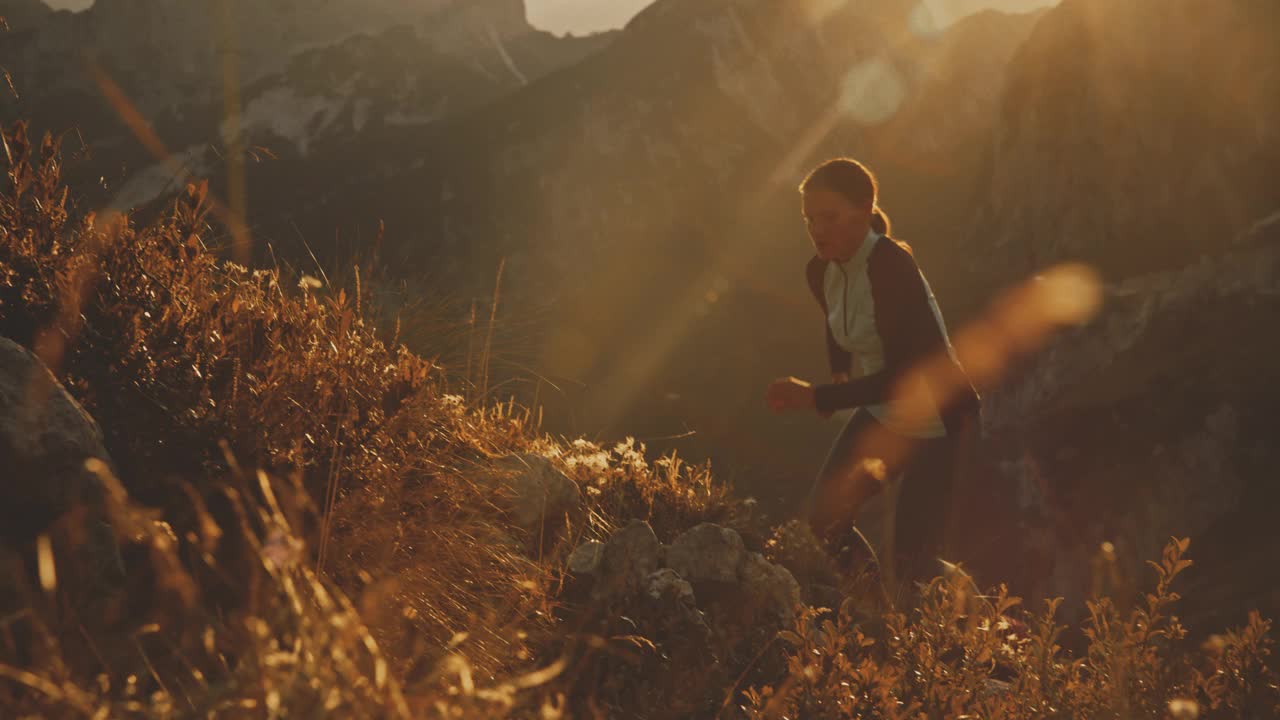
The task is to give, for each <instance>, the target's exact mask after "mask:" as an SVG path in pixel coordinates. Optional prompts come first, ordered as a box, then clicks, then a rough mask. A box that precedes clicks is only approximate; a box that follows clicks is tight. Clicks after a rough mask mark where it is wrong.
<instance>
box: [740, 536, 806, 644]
mask: <svg viewBox="0 0 1280 720" xmlns="http://www.w3.org/2000/svg"><path fill="white" fill-rule="evenodd" d="M738 580H739V582H741V583H742V586H743V595H744V596H746V597H749V598H751V599H752V600H753V601H754V602H755V603H757V604H758V607H759V608H760V610H761V611H762V612H765V613H767V614H768V615H769V616H771V617H772V618H773V619H775V620H777V621H778V622H779V623H781V624H783V625H784V626H785V625H789V624H790V623H791V621H792V620H793V619H795V614H796V606H798V605H799V604H800V583H798V582H796V579H795V578H794V577H793V576H792V575H791V571H789V570H787V569H786V568H784V567H782V566H781V565H774V564H773V563H771V562H769V561H768V560H766V559H765V557H764V556H763V555H761V554H760V553H749V554H747V555H746V557H744V558H743V561H742V565H741V566H740V567H739V568H738Z"/></svg>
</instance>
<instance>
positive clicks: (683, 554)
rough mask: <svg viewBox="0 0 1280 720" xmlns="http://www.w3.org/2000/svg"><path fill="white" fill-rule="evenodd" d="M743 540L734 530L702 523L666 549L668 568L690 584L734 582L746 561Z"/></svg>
mask: <svg viewBox="0 0 1280 720" xmlns="http://www.w3.org/2000/svg"><path fill="white" fill-rule="evenodd" d="M743 552H744V551H743V545H742V537H741V536H740V535H738V533H737V532H736V531H734V530H731V529H729V528H726V527H721V526H719V525H715V524H712V523H702V524H701V525H698V526H696V527H694V528H692V529H690V530H687V531H685V532H684V533H682V534H681V535H680V536H679V537H677V538H676V539H675V540H673V541H672V542H671V546H670V548H668V549H667V566H668V567H670V568H671V569H672V570H675V571H676V572H678V573H680V576H681V577H683V578H685V579H686V580H689V581H690V582H695V583H698V582H708V581H710V582H733V581H734V580H737V579H738V566H739V565H740V564H741V563H742V559H743Z"/></svg>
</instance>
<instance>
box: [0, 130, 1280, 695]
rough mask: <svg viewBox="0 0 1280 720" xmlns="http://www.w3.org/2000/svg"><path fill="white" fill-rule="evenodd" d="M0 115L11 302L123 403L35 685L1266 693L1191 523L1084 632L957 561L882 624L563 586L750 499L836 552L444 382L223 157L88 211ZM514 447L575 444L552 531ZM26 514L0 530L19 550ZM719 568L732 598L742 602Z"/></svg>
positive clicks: (5, 282) (64, 691)
mask: <svg viewBox="0 0 1280 720" xmlns="http://www.w3.org/2000/svg"><path fill="white" fill-rule="evenodd" d="M4 140H5V142H4V148H3V156H0V162H3V163H4V164H5V171H6V175H7V177H6V180H5V181H4V185H3V187H2V188H0V335H3V336H6V337H10V338H12V339H14V340H17V341H18V342H21V343H23V344H25V345H27V346H29V347H32V348H34V349H35V350H36V351H37V352H38V353H39V354H40V355H41V357H42V358H43V359H44V360H45V361H46V363H48V364H49V365H50V366H51V367H52V368H53V369H54V372H55V373H56V374H57V375H58V376H59V377H60V378H61V379H62V380H63V382H64V383H65V384H66V385H67V386H68V388H69V389H70V390H71V392H72V393H73V394H74V395H75V396H76V397H77V398H78V399H80V400H81V401H82V402H83V403H84V404H85V406H86V407H87V409H89V411H90V412H91V413H92V414H93V415H94V416H95V417H96V418H97V420H98V421H99V423H100V424H101V425H102V427H103V430H104V433H105V436H106V443H107V446H108V450H109V452H110V453H111V455H112V458H113V461H114V464H115V466H114V467H113V468H106V467H104V466H102V467H95V468H94V471H95V472H97V473H98V475H99V477H100V478H101V480H102V483H103V486H104V487H105V488H107V489H108V490H110V492H109V498H110V500H109V505H110V510H111V513H112V517H113V519H114V521H115V523H114V525H115V528H116V532H117V533H118V535H119V540H120V543H121V546H122V551H123V557H124V560H125V563H126V566H127V570H128V580H127V582H126V583H125V586H124V587H121V588H113V589H111V590H110V591H109V592H106V593H104V595H105V597H104V598H103V599H102V602H99V603H94V604H91V605H82V604H79V603H77V602H76V601H75V598H77V597H79V595H77V593H81V594H83V593H84V592H85V588H84V587H79V588H78V587H77V578H76V577H75V575H74V573H69V572H68V573H60V575H59V578H60V579H59V582H58V584H57V585H56V587H55V588H54V590H53V591H52V592H47V591H45V590H43V589H41V588H39V587H28V585H30V583H19V585H20V587H19V588H18V589H17V594H16V597H17V601H16V603H15V604H14V605H13V607H8V606H6V607H4V608H3V610H4V612H5V613H6V615H5V617H4V618H3V622H2V623H0V625H2V626H3V634H0V703H2V704H3V705H4V707H6V709H11V714H12V715H14V716H18V717H24V716H29V717H64V716H65V717H80V716H85V717H156V718H159V717H197V716H199V717H208V716H218V717H234V716H246V717H263V716H284V715H292V716H299V715H302V716H320V715H326V714H327V715H331V716H334V717H388V716H391V717H394V716H401V717H405V716H413V717H422V716H429V715H440V716H446V717H497V716H504V715H511V716H517V717H534V716H536V717H557V716H562V715H566V716H572V717H616V716H620V715H622V716H634V717H662V716H667V715H669V714H671V713H672V712H674V711H675V710H674V708H676V707H680V708H683V712H687V713H688V714H691V715H695V716H710V715H714V714H717V713H723V714H726V715H732V716H740V715H745V716H748V717H782V716H787V717H797V716H798V717H861V716H880V717H942V716H958V715H959V714H962V713H969V714H970V715H971V716H975V717H977V716H981V717H1044V716H1059V717H1148V716H1160V715H1167V714H1169V713H1170V712H1173V710H1171V709H1170V707H1171V706H1170V705H1169V703H1170V701H1171V700H1176V699H1186V700H1188V701H1194V702H1195V703H1196V704H1197V707H1198V708H1199V709H1200V712H1201V713H1202V715H1204V716H1209V715H1213V714H1214V713H1217V714H1218V715H1220V716H1222V717H1240V716H1250V715H1252V716H1261V715H1266V714H1268V713H1275V711H1276V703H1277V702H1278V701H1277V692H1276V678H1275V676H1274V674H1273V673H1272V671H1271V670H1270V668H1269V666H1268V665H1267V662H1268V653H1269V647H1270V643H1271V640H1270V637H1269V635H1268V631H1269V627H1270V626H1269V622H1268V621H1264V620H1262V619H1261V618H1256V617H1255V618H1254V619H1252V620H1251V622H1250V624H1249V625H1247V626H1246V627H1244V628H1242V629H1240V630H1238V631H1234V632H1232V633H1228V634H1226V635H1224V636H1222V637H1221V638H1219V640H1218V641H1217V642H1216V644H1214V645H1212V646H1211V647H1210V648H1209V649H1208V650H1205V651H1196V650H1195V649H1194V648H1191V649H1188V648H1187V647H1186V646H1185V639H1184V637H1183V634H1184V630H1183V629H1182V627H1181V625H1180V624H1179V623H1178V622H1177V620H1176V618H1174V617H1173V615H1172V614H1171V609H1170V608H1171V606H1172V604H1173V602H1174V600H1176V595H1175V594H1174V593H1173V592H1172V590H1171V589H1170V585H1169V583H1170V582H1171V581H1172V579H1173V577H1174V576H1176V575H1177V573H1178V572H1180V571H1181V570H1182V568H1183V567H1184V565H1183V563H1184V562H1185V560H1184V559H1183V553H1184V552H1185V547H1184V546H1182V545H1177V544H1175V545H1173V546H1171V549H1170V551H1169V552H1167V553H1166V556H1165V557H1164V558H1163V561H1162V562H1161V563H1159V564H1158V567H1159V570H1160V576H1159V582H1158V585H1157V587H1156V588H1155V590H1154V592H1153V593H1152V594H1151V595H1150V596H1149V598H1148V601H1147V604H1146V606H1144V607H1143V608H1141V609H1139V610H1136V611H1133V612H1132V613H1127V614H1126V613H1122V612H1121V611H1119V610H1117V609H1116V607H1115V606H1114V605H1112V604H1111V603H1110V602H1108V601H1106V600H1098V601H1096V602H1095V603H1094V604H1093V605H1092V606H1091V607H1092V611H1093V615H1092V619H1091V621H1090V622H1089V624H1088V626H1087V628H1086V630H1087V631H1088V632H1089V633H1090V644H1089V650H1088V652H1087V654H1085V655H1083V656H1082V657H1079V658H1071V657H1069V656H1068V655H1067V654H1066V653H1065V651H1063V650H1062V649H1061V648H1060V647H1059V645H1058V637H1059V633H1060V632H1061V631H1062V629H1061V628H1060V627H1058V626H1057V625H1056V624H1055V623H1054V620H1053V612H1052V607H1051V608H1049V609H1048V611H1046V612H1044V613H1042V614H1036V615H1030V614H1023V615H1019V614H1018V612H1017V607H1016V602H1015V600H1014V599H1012V598H1007V597H1005V595H1004V593H1003V592H997V593H994V594H993V595H990V596H980V595H978V594H976V593H974V592H972V591H971V590H970V589H968V586H967V585H964V584H963V583H961V582H960V581H958V580H941V579H940V580H937V581H935V582H934V583H933V585H931V586H930V588H929V589H928V590H927V591H926V592H925V594H924V596H923V600H922V602H921V605H920V610H919V611H918V612H917V613H916V614H913V615H911V616H906V615H889V616H887V617H885V618H882V619H880V620H879V621H878V622H876V623H870V624H868V623H867V622H866V621H865V620H862V621H859V620H858V619H856V618H855V617H854V612H853V610H852V609H851V607H852V606H850V607H847V608H845V610H844V611H842V612H840V613H836V614H822V613H820V612H819V611H816V610H811V609H809V610H805V611H804V612H803V613H802V616H801V621H800V623H799V625H798V626H797V627H796V628H795V630H794V631H793V632H788V633H783V634H782V635H780V636H779V635H776V634H775V633H773V632H772V630H765V629H761V628H752V627H743V626H740V625H734V624H733V623H732V622H728V621H725V622H723V623H720V622H719V621H718V620H717V623H718V624H717V623H713V633H712V637H710V638H709V639H708V641H707V642H708V643H709V644H710V647H711V649H712V650H713V651H714V652H702V651H701V648H698V647H692V648H690V647H688V646H682V645H681V642H682V639H681V638H678V637H669V636H663V634H662V633H663V632H664V629H663V622H662V621H663V618H647V619H646V618H645V617H643V615H642V612H641V609H640V608H628V607H623V606H618V607H608V608H604V607H587V608H583V607H576V606H574V604H573V603H572V602H570V601H569V600H568V597H567V594H568V589H567V588H568V586H569V585H570V583H568V578H566V576H565V574H564V570H563V564H564V559H565V557H566V556H567V554H568V552H569V550H570V549H571V548H572V547H573V546H574V545H576V544H577V543H578V542H579V541H581V540H583V539H588V538H590V539H602V538H604V537H606V536H607V534H608V533H609V532H610V531H611V530H612V529H613V528H615V527H617V526H618V525H620V524H622V523H623V522H625V521H626V520H628V519H630V518H633V517H640V518H644V519H647V520H649V521H650V523H651V524H652V525H653V527H654V529H655V531H656V533H657V534H658V536H659V538H660V539H662V540H663V541H668V540H670V539H671V538H672V537H673V536H674V535H675V534H676V533H678V532H680V531H681V530H684V529H686V528H688V527H691V526H692V525H695V524H697V523H699V522H704V521H713V522H719V523H722V524H726V525H730V526H733V527H736V528H738V529H739V530H740V531H741V532H742V533H743V535H744V537H745V538H746V540H747V544H748V546H749V548H750V549H753V550H759V551H764V552H766V553H768V554H769V555H770V557H772V558H774V559H776V560H777V561H779V562H782V563H784V564H786V565H787V566H789V567H792V568H793V569H795V570H796V574H797V576H798V577H799V578H800V580H801V582H802V584H803V585H804V586H805V587H806V589H808V587H809V586H810V585H811V583H812V582H817V581H818V580H819V579H822V578H823V577H824V572H826V570H824V568H823V559H822V558H817V557H815V556H814V554H813V552H814V549H813V548H812V547H810V546H809V545H806V544H804V541H803V538H802V537H801V536H802V533H797V532H795V529H794V528H783V529H781V530H780V531H779V532H778V533H777V534H776V535H775V537H774V539H773V540H771V541H768V542H766V535H767V534H768V529H767V528H761V527H757V523H756V521H755V520H754V519H753V518H752V517H751V513H750V508H749V507H748V506H745V505H742V504H740V503H737V502H735V501H733V500H732V498H731V497H730V495H729V492H728V489H727V488H726V487H725V486H724V485H723V484H721V483H719V482H717V481H716V479H715V478H714V476H713V475H712V473H711V471H710V469H709V468H708V467H705V466H702V467H690V466H687V465H685V464H684V463H683V462H681V461H680V459H679V458H677V457H675V456H669V457H663V458H659V459H657V460H653V459H650V458H647V457H646V453H645V450H644V448H643V446H639V445H637V444H636V443H634V442H632V441H629V440H628V441H625V442H621V443H616V444H612V445H610V444H600V443H594V442H589V441H586V440H564V439H559V438H553V437H549V436H547V435H545V434H543V433H541V432H540V431H539V430H538V423H537V422H536V420H535V418H534V415H533V414H532V413H531V412H530V411H528V410H526V409H524V408H520V407H517V406H515V405H514V404H513V403H505V404H495V403H493V402H481V401H479V400H468V399H467V398H468V397H478V398H483V397H485V393H484V392H483V389H484V386H485V385H487V384H488V381H487V380H482V382H481V383H480V385H481V392H479V393H476V394H475V395H473V394H472V391H473V390H474V388H472V387H471V385H470V383H469V382H468V383H464V384H463V386H462V387H451V386H450V380H449V379H448V378H449V377H450V376H449V374H447V373H446V372H444V370H443V369H442V368H440V367H438V366H436V365H435V364H433V363H432V362H429V361H426V360H423V359H422V358H420V357H418V356H416V355H414V354H413V353H411V352H409V351H408V350H407V349H405V348H404V347H403V346H400V345H398V344H397V341H398V335H397V333H396V332H395V331H394V330H393V331H392V332H390V333H388V332H385V331H382V330H380V329H379V328H378V327H375V323H374V322H372V320H371V318H374V317H384V316H387V315H390V314H391V313H388V312H385V308H378V307H376V300H375V298H376V297H377V293H376V292H374V291H373V290H371V286H373V285H374V284H375V283H374V282H372V281H371V278H370V277H369V274H368V273H367V272H365V273H360V272H359V271H353V272H352V273H351V275H350V276H351V278H352V282H351V286H350V287H333V286H330V285H325V284H321V283H317V282H315V281H311V280H309V279H307V278H300V277H297V276H292V275H289V274H287V273H286V272H284V271H281V270H280V269H279V268H274V269H258V270H251V269H248V268H243V267H240V266H237V265H235V264H233V263H229V262H226V261H224V260H222V259H220V257H219V255H218V253H217V252H216V251H215V250H214V249H211V247H210V246H211V245H213V244H215V243H214V241H213V240H212V239H211V238H213V237H214V232H215V231H214V229H213V227H212V226H211V223H210V222H209V221H208V220H207V215H208V213H209V208H210V200H209V198H208V197H207V194H206V190H205V189H204V188H203V187H198V186H192V187H189V188H188V189H187V191H186V192H185V193H184V194H183V195H182V196H181V197H180V198H178V199H177V200H176V201H175V202H174V204H173V206H172V209H171V211H170V212H169V213H168V214H166V215H165V216H164V217H161V218H159V219H158V220H156V221H155V222H153V223H151V224H149V225H146V226H143V227H137V226H135V225H133V224H131V223H129V222H128V221H127V219H125V218H120V217H115V218H106V217H94V216H92V215H86V214H82V213H78V212H77V211H75V209H74V208H72V207H70V205H69V204H68V201H67V194H66V191H65V189H64V187H63V185H62V183H61V181H60V177H59V159H58V152H57V144H56V142H53V141H51V140H48V139H46V140H45V141H44V142H43V143H42V144H40V145H39V146H33V145H31V144H29V143H28V140H27V138H26V136H25V132H24V131H23V129H22V128H21V127H17V128H14V129H12V130H11V131H6V132H5V134H4ZM362 274H363V277H361V275H362ZM330 275H331V276H332V277H337V276H339V273H331V274H330ZM343 275H344V276H345V273H344V274H343ZM356 278H360V279H359V280H357V279H356ZM491 313H492V311H491ZM418 324H419V325H420V326H430V324H431V323H429V322H422V323H418ZM492 326H493V323H492V322H490V323H489V325H488V326H487V329H486V331H485V332H486V334H487V333H488V332H489V329H491V328H492ZM468 339H469V340H470V341H472V342H473V344H474V348H475V354H476V355H477V363H480V362H481V359H482V358H483V357H484V356H486V355H489V354H490V353H491V350H490V349H489V348H490V345H491V340H490V338H489V337H488V336H486V337H484V338H475V337H471V338H468ZM459 354H461V353H459ZM454 377H456V376H454ZM463 377H464V378H466V379H467V380H470V379H471V378H476V377H479V378H482V379H484V378H487V370H486V369H485V368H477V369H476V370H472V369H471V368H467V370H466V373H465V375H464V376H463ZM455 384H456V382H455ZM513 451H518V452H538V453H541V454H544V455H547V456H549V457H552V458H554V459H555V462H556V463H557V465H558V466H559V467H561V468H562V469H563V470H564V471H565V472H566V474H568V475H569V476H570V477H571V478H572V479H573V480H575V481H576V482H577V483H578V484H579V485H580V487H581V488H582V490H583V493H584V496H585V497H586V499H587V511H586V512H585V513H583V514H582V516H581V517H576V518H573V519H572V520H571V521H569V522H568V523H567V524H566V526H565V527H563V528H560V527H557V528H548V529H547V531H546V532H544V533H543V534H542V535H540V536H538V537H528V536H526V535H523V534H522V533H521V532H520V531H519V530H518V529H516V528H514V527H512V526H510V525H509V524H508V523H507V522H506V521H505V520H504V518H503V516H502V514H501V513H500V512H499V511H498V509H497V505H496V503H495V500H496V499H497V498H496V497H495V496H494V495H493V493H492V491H489V490H485V489H483V487H481V486H478V485H477V484H476V483H474V482H472V480H471V478H473V477H474V476H475V473H476V472H477V470H478V469H481V468H483V467H484V466H485V465H486V464H487V463H488V462H489V460H490V459H492V458H494V457H497V456H501V455H504V454H506V453H509V452H513ZM117 477H118V478H119V480H116V478H117ZM21 481H25V482H39V481H40V479H39V478H25V479H21ZM83 535H84V533H77V532H76V517H75V516H74V514H73V515H71V516H69V517H67V518H64V520H63V521H60V523H59V524H58V525H57V526H56V527H55V528H53V529H51V530H50V531H49V536H52V537H55V539H56V542H54V543H52V544H51V545H50V544H48V543H45V544H44V546H47V547H52V548H53V551H52V553H53V559H54V562H55V563H57V564H58V566H59V567H60V568H70V567H72V566H73V563H70V562H69V560H70V558H71V557H72V556H73V555H75V552H74V550H75V548H76V547H77V543H83V542H84V537H83ZM37 544H39V543H33V546H32V547H23V548H16V549H14V551H13V552H11V553H9V552H8V551H6V553H8V555H9V556H11V557H7V558H6V559H7V560H8V561H9V562H11V563H12V564H13V567H15V568H17V572H16V573H14V577H16V578H19V579H20V578H22V577H23V576H24V572H25V571H24V570H23V568H24V567H25V566H26V565H28V564H30V563H32V562H34V560H33V558H34V557H35V555H36V552H35V549H34V548H35V545H37ZM90 590H91V589H90ZM701 601H702V598H700V602H701ZM708 601H709V602H710V605H709V606H708V608H710V609H709V614H711V615H716V616H717V617H719V616H720V615H717V614H721V615H723V614H726V613H728V612H729V610H730V609H731V607H732V605H733V604H734V603H733V599H732V598H728V599H725V600H724V601H722V602H720V604H718V605H717V604H716V603H717V601H716V600H715V599H714V598H710V599H708ZM633 611H635V612H633ZM1014 621H1018V622H1016V623H1015V622H1014ZM859 622H861V623H862V625H865V626H866V627H868V628H869V627H872V626H873V625H874V626H875V627H877V628H879V631H878V632H879V635H878V639H876V640H874V641H871V640H868V639H867V638H866V637H865V636H863V635H861V634H860V632H861V630H860V629H859V627H855V625H858V623H859ZM1011 623H1012V624H1011ZM1015 629H1016V631H1015ZM994 676H999V677H1002V678H1005V679H1006V680H1007V681H1008V682H1009V683H1011V687H1012V691H1011V692H1003V691H993V690H992V689H991V687H992V686H991V685H990V683H989V680H990V679H991V678H992V677H994ZM743 688H749V689H747V690H745V691H743V690H742V689H743ZM655 703H657V704H655ZM1180 708H1182V706H1176V707H1175V708H1174V709H1176V710H1178V712H1183V710H1181V709H1180ZM1182 717H1187V716H1186V715H1182Z"/></svg>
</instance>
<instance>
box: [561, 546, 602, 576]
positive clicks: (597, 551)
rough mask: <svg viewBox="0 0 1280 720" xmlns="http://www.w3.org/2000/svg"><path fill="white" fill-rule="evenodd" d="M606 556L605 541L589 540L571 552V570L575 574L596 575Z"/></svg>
mask: <svg viewBox="0 0 1280 720" xmlns="http://www.w3.org/2000/svg"><path fill="white" fill-rule="evenodd" d="M603 557H604V543H602V542H599V541H597V540H588V541H587V542H585V543H583V544H581V545H579V546H578V547H576V548H574V549H573V552H572V553H570V554H569V572H571V573H573V574H574V575H594V574H596V572H597V571H598V570H599V569H600V561H601V559H602V558H603Z"/></svg>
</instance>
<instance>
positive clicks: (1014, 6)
mask: <svg viewBox="0 0 1280 720" xmlns="http://www.w3.org/2000/svg"><path fill="white" fill-rule="evenodd" d="M410 1H411V0H406V2H410ZM1056 1H1057V0H921V3H922V4H925V5H930V6H937V7H938V8H939V9H945V10H947V11H949V12H950V13H951V14H958V15H963V14H968V13H970V12H974V11H976V10H981V9H983V8H985V7H996V8H1001V9H1004V10H1010V11H1015V12H1017V11H1025V10H1030V9H1033V8H1036V7H1043V6H1045V5H1051V4H1053V3H1054V2H1056ZM45 2H46V3H48V4H49V5H50V6H51V7H54V8H66V9H69V10H83V9H84V8H86V7H89V6H90V5H92V4H93V0H45ZM650 2H652V0H525V6H526V7H527V8H528V14H529V22H530V23H531V24H533V25H534V26H536V27H540V28H543V29H544V30H549V31H551V32H554V33H557V34H563V33H567V32H571V33H574V34H575V35H583V34H586V33H590V32H598V31H601V30H610V29H613V28H619V27H622V26H623V25H625V24H626V23H627V21H628V20H630V19H631V18H633V17H635V15H636V13H638V12H640V11H641V10H642V9H644V7H645V6H646V5H648V4H649V3H650Z"/></svg>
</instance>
